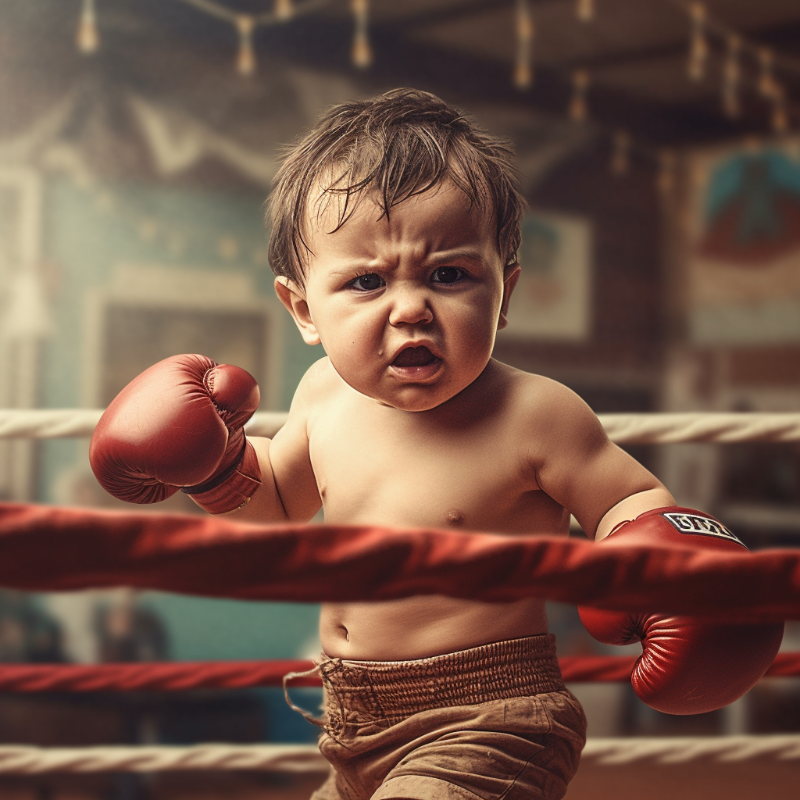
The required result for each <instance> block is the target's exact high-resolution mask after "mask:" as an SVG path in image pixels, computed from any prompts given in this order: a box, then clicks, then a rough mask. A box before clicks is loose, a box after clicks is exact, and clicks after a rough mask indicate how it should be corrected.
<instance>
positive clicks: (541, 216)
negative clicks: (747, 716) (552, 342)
mask: <svg viewBox="0 0 800 800" xmlns="http://www.w3.org/2000/svg"><path fill="white" fill-rule="evenodd" d="M590 254H591V228H590V226H589V224H588V222H586V221H585V220H581V219H577V218H574V217H567V216H563V215H560V214H549V213H543V212H533V213H529V214H526V215H525V217H524V218H523V220H522V242H521V245H520V250H519V263H520V266H521V267H522V272H521V274H520V278H519V283H518V284H517V288H516V290H515V292H514V295H513V297H512V299H511V306H510V308H509V314H508V327H507V328H506V329H505V330H504V331H503V332H502V333H501V336H503V337H510V338H511V337H513V338H528V339H557V340H570V341H581V340H584V339H586V338H587V337H588V336H589V332H590V329H591V311H590V309H591V264H590V261H591V255H590Z"/></svg>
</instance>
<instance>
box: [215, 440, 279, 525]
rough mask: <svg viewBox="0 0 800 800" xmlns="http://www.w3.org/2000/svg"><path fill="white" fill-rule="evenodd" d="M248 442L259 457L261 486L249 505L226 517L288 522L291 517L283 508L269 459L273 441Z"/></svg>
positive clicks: (253, 520)
mask: <svg viewBox="0 0 800 800" xmlns="http://www.w3.org/2000/svg"><path fill="white" fill-rule="evenodd" d="M248 441H249V442H250V443H251V444H252V445H253V449H254V450H255V451H256V455H257V456H258V464H259V467H260V469H261V485H260V486H259V487H258V489H256V491H255V493H254V494H253V495H252V497H251V498H250V500H249V501H248V502H247V503H245V504H244V505H243V506H240V507H239V508H237V509H236V510H234V511H231V512H229V513H228V514H226V515H225V516H227V517H230V518H231V519H236V520H237V521H241V522H261V523H270V522H287V521H288V520H289V515H288V514H287V513H286V509H285V508H284V507H283V502H282V501H281V496H280V492H279V491H278V487H277V485H276V483H275V474H274V472H273V470H272V462H271V461H270V457H269V448H270V445H271V444H272V440H271V439H265V438H261V437H249V438H248Z"/></svg>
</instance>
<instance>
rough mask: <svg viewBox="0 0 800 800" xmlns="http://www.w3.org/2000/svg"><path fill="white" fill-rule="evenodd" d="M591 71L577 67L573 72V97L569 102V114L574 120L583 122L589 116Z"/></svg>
mask: <svg viewBox="0 0 800 800" xmlns="http://www.w3.org/2000/svg"><path fill="white" fill-rule="evenodd" d="M589 82H590V79H589V73H588V72H587V71H586V70H585V69H577V70H575V72H573V73H572V99H571V100H570V103H569V116H570V119H572V120H573V121H574V122H583V121H584V120H585V119H586V117H587V116H588V105H587V103H586V93H587V91H588V89H589Z"/></svg>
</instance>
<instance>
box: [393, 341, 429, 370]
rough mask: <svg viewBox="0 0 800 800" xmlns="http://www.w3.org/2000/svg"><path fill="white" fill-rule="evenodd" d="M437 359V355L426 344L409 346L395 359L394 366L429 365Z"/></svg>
mask: <svg viewBox="0 0 800 800" xmlns="http://www.w3.org/2000/svg"><path fill="white" fill-rule="evenodd" d="M434 361H436V356H435V355H434V354H433V353H431V351H430V350H428V348H427V347H425V346H424V345H423V346H422V347H407V348H406V349H405V350H403V351H402V352H401V353H400V354H399V355H398V356H397V358H395V360H394V361H392V366H394V367H427V366H428V365H429V364H433V362H434Z"/></svg>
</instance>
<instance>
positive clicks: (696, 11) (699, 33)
mask: <svg viewBox="0 0 800 800" xmlns="http://www.w3.org/2000/svg"><path fill="white" fill-rule="evenodd" d="M707 16H708V15H707V13H706V7H705V5H704V4H703V3H690V5H689V18H690V20H691V25H692V32H691V40H690V43H689V64H688V72H689V77H690V78H691V79H692V80H693V81H699V80H702V79H703V78H704V77H705V74H706V63H707V61H708V52H709V49H708V39H707V37H706V21H707Z"/></svg>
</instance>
